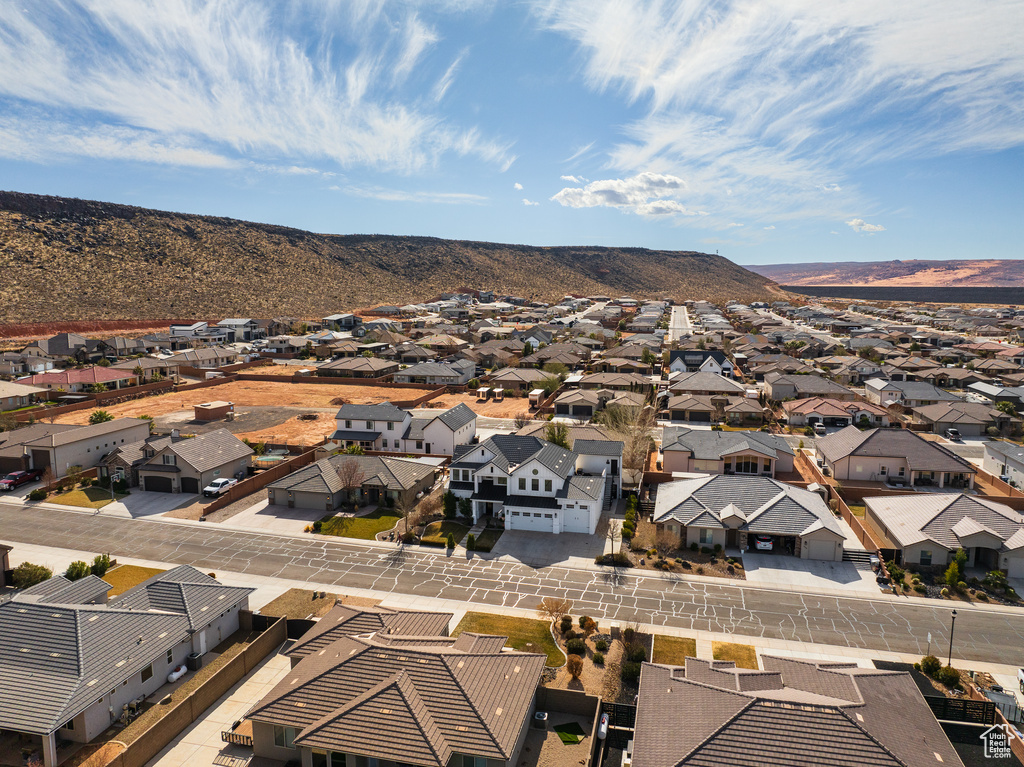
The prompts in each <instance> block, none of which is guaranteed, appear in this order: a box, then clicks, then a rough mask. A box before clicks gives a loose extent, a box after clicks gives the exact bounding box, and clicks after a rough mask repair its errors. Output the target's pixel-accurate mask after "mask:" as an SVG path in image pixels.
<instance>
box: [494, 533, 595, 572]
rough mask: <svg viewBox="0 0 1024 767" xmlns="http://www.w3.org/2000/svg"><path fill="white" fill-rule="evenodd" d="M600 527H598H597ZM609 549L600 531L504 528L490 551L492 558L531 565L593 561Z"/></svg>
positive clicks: (577, 563)
mask: <svg viewBox="0 0 1024 767" xmlns="http://www.w3.org/2000/svg"><path fill="white" fill-rule="evenodd" d="M599 529H600V528H599ZM607 551H608V541H606V540H605V539H604V536H603V535H601V534H594V535H587V534H585V533H559V534H558V535H554V534H553V533H537V532H531V531H528V530H506V531H505V532H503V533H502V534H501V538H499V539H498V542H497V543H496V544H495V546H494V549H493V550H492V551H491V555H492V556H491V559H498V560H500V561H503V562H505V561H507V562H519V563H521V564H524V565H529V566H530V567H548V566H550V565H558V564H563V565H567V566H572V565H573V562H574V560H575V564H576V565H577V566H579V565H580V564H584V563H585V564H587V565H593V564H594V558H595V557H596V556H597V555H598V554H602V553H605V552H607Z"/></svg>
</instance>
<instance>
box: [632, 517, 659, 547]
mask: <svg viewBox="0 0 1024 767" xmlns="http://www.w3.org/2000/svg"><path fill="white" fill-rule="evenodd" d="M657 536H658V528H657V526H656V525H655V524H654V523H653V522H651V521H650V520H647V519H644V518H643V517H638V518H637V520H636V533H635V534H634V535H633V541H632V544H631V546H630V548H632V549H633V550H634V551H640V550H643V551H647V550H648V549H652V548H654V544H655V539H656V538H657Z"/></svg>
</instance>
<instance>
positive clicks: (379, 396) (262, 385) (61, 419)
mask: <svg viewBox="0 0 1024 767" xmlns="http://www.w3.org/2000/svg"><path fill="white" fill-rule="evenodd" d="M429 391H430V389H393V388H389V387H378V386H346V385H344V384H338V385H331V384H289V383H277V382H274V381H231V382H229V383H226V384H222V385H220V386H211V387H209V388H206V389H194V390H192V391H185V392H179V393H174V394H163V395H160V396H157V397H145V398H143V399H138V400H132V401H131V402H125V403H122V404H120V405H110V406H107V407H105V408H103V409H104V410H106V411H107V412H108V413H110V414H111V415H112V416H114V417H115V418H125V417H133V416H139V415H151V416H154V417H156V416H160V415H165V414H167V413H172V412H174V411H177V410H182V409H191V408H192V407H193V406H195V405H198V404H201V403H203V402H211V401H213V400H226V401H228V402H234V403H235V407H236V409H238V407H239V406H245V405H252V406H263V407H294V408H305V409H315V408H333V407H336V405H335V404H333V402H332V401H333V400H335V399H337V398H340V399H341V400H343V401H344V402H351V403H355V404H361V405H362V404H370V403H375V402H386V401H389V400H390V401H395V400H399V401H401V400H409V399H413V398H415V397H420V396H422V395H424V394H426V393H427V392H429ZM518 402H525V400H518ZM453 404H454V403H453ZM90 412H91V411H89V410H80V411H78V412H75V413H67V414H65V415H62V416H58V417H57V423H73V424H85V423H88V422H89V414H90ZM300 423H301V422H300ZM312 423H314V424H315V423H316V422H315V421H314V422H312Z"/></svg>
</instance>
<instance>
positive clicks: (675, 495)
mask: <svg viewBox="0 0 1024 767" xmlns="http://www.w3.org/2000/svg"><path fill="white" fill-rule="evenodd" d="M652 521H653V522H654V523H655V524H656V525H657V526H658V528H659V529H660V530H665V531H666V532H667V533H668V534H669V535H672V536H679V540H680V545H686V546H691V545H693V544H695V543H696V544H698V545H699V546H706V547H713V546H721V547H722V548H725V547H727V546H728V547H739V548H740V549H741V550H744V551H745V550H746V549H747V548H748V547H750V548H752V547H753V544H754V540H753V536H755V535H757V536H771V537H772V539H773V541H774V543H775V544H777V546H778V547H779V548H780V549H782V550H784V551H790V552H791V553H792V554H794V555H795V556H798V557H800V558H801V559H818V560H824V561H828V562H839V561H841V560H842V558H843V542H844V540H845V535H844V533H843V529H842V527H841V526H840V524H839V522H838V521H837V520H836V518H835V516H833V514H832V512H831V511H830V510H829V508H828V506H826V505H825V502H824V501H823V500H822V499H821V496H819V495H818V494H816V493H812V492H810V491H808V490H804V489H802V488H799V487H795V486H793V485H787V484H785V483H784V482H779V481H778V480H775V479H771V478H770V477H761V476H756V477H755V476H746V477H743V476H725V475H712V476H710V477H701V478H698V479H683V480H677V481H674V482H665V483H663V484H661V485H659V486H658V493H657V496H656V498H655V502H654V514H653V516H652Z"/></svg>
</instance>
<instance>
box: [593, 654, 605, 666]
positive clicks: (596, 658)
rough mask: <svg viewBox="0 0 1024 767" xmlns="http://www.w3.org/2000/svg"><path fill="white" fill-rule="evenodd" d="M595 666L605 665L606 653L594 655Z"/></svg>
mask: <svg viewBox="0 0 1024 767" xmlns="http://www.w3.org/2000/svg"><path fill="white" fill-rule="evenodd" d="M594 665H595V666H603V665H604V653H603V652H596V653H594Z"/></svg>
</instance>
